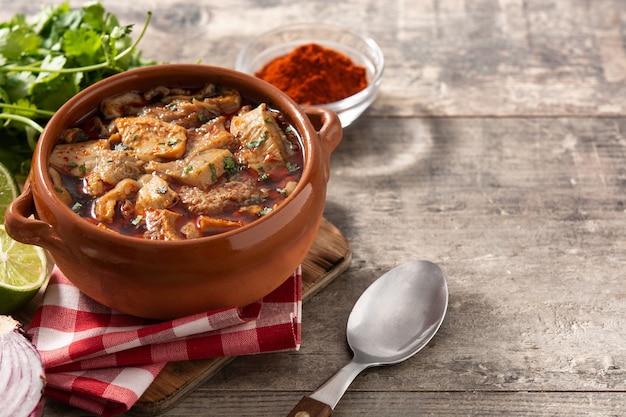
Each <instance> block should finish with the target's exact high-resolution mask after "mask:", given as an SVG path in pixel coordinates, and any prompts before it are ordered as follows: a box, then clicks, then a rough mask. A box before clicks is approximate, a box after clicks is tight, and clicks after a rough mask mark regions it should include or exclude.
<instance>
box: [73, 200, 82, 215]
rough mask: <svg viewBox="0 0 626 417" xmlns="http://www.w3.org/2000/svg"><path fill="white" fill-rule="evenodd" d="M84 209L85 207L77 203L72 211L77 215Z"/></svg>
mask: <svg viewBox="0 0 626 417" xmlns="http://www.w3.org/2000/svg"><path fill="white" fill-rule="evenodd" d="M82 208H83V205H82V204H80V203H78V202H76V203H74V205H73V206H72V211H73V212H75V213H78V212H79V211H80V209H82Z"/></svg>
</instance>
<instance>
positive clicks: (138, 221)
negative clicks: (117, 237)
mask: <svg viewBox="0 0 626 417" xmlns="http://www.w3.org/2000/svg"><path fill="white" fill-rule="evenodd" d="M141 220H143V216H137V217H135V218H134V219H132V220H131V221H130V224H132V225H133V226H135V227H137V226H139V225H140V224H141Z"/></svg>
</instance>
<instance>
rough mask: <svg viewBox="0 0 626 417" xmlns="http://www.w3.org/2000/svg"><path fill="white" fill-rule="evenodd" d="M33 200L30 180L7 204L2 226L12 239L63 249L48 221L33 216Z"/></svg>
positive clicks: (43, 246) (47, 247)
mask: <svg viewBox="0 0 626 417" xmlns="http://www.w3.org/2000/svg"><path fill="white" fill-rule="evenodd" d="M34 214H35V202H34V200H33V191H32V187H31V184H30V180H28V181H26V184H25V185H24V190H23V191H22V194H20V195H19V196H18V197H17V198H16V199H15V200H13V201H12V202H11V204H9V207H8V208H7V211H6V214H5V216H4V227H5V229H6V231H7V233H8V234H9V236H11V237H12V238H13V239H15V240H17V241H18V242H22V243H27V244H29V245H37V246H41V247H42V248H44V249H54V250H55V251H58V250H63V249H64V248H65V244H64V243H63V241H62V239H61V238H60V237H59V236H57V235H56V234H55V233H54V231H53V230H52V226H50V225H49V224H48V223H46V222H44V221H41V220H37V219H35V218H34Z"/></svg>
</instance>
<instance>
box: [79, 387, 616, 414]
mask: <svg viewBox="0 0 626 417" xmlns="http://www.w3.org/2000/svg"><path fill="white" fill-rule="evenodd" d="M304 394H305V393H284V392H274V391H269V392H267V391H253V392H249V393H246V396H245V397H242V396H241V395H240V394H239V393H237V392H232V391H225V392H219V393H213V392H204V391H202V390H199V391H197V393H196V395H195V396H194V397H195V398H196V399H195V400H194V401H191V400H190V399H186V400H183V406H184V407H185V408H184V409H185V410H187V412H186V413H185V412H181V411H178V412H177V411H176V410H172V411H170V412H167V413H165V414H162V416H163V417H174V416H177V417H178V416H181V417H182V416H189V415H211V416H221V417H256V416H286V415H287V414H288V413H289V411H290V410H291V409H292V408H293V406H294V405H295V404H296V403H297V402H298V401H299V399H300V398H301V397H302V395H304ZM625 403H626V394H624V393H602V392H599V393H594V392H579V393H568V392H566V393H544V392H519V393H517V392H480V391H479V392H382V393H380V394H379V395H373V394H372V393H369V392H361V391H354V390H349V391H348V393H346V395H345V396H344V397H343V398H342V399H341V401H340V402H339V404H338V405H337V408H336V409H335V411H334V413H333V416H334V417H348V416H359V417H380V416H424V417H448V416H465V417H502V416H515V417H554V416H562V415H564V413H563V410H567V413H566V415H567V416H568V417H588V416H621V415H623V410H624V409H623V404H625ZM76 416H77V415H76ZM68 417H74V415H70V416H68Z"/></svg>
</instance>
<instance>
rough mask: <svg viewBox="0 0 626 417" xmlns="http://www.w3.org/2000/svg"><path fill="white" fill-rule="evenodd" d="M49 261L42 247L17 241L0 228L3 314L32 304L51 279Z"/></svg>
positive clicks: (0, 305)
mask: <svg viewBox="0 0 626 417" xmlns="http://www.w3.org/2000/svg"><path fill="white" fill-rule="evenodd" d="M47 262H48V261H47V258H46V254H45V252H44V250H43V249H42V248H40V247H39V246H33V245H27V244H24V243H20V242H18V241H16V240H13V238H11V236H9V235H8V234H7V232H6V231H5V230H4V225H0V314H9V313H12V312H14V311H16V310H18V309H19V308H21V307H22V306H24V305H25V304H26V303H27V302H29V301H30V300H31V299H32V298H33V297H34V296H35V294H37V291H39V288H41V286H42V285H43V283H44V282H45V280H46V278H47V276H48V265H47Z"/></svg>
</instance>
